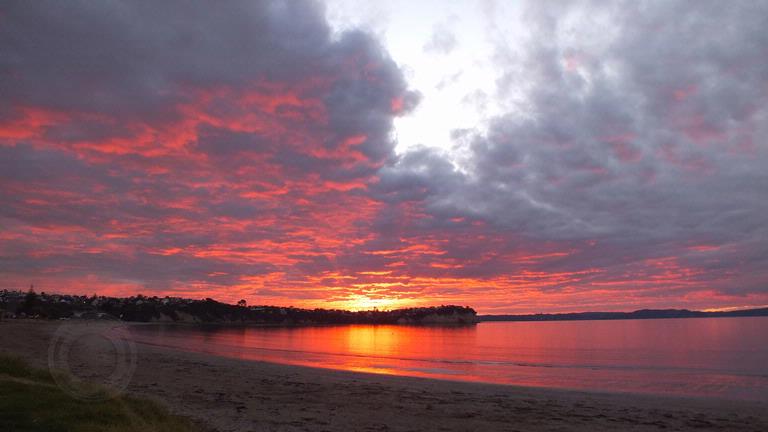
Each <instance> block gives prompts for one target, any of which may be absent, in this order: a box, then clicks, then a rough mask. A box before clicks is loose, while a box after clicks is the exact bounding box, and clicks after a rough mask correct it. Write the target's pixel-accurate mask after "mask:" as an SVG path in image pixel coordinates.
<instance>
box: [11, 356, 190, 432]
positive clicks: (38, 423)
mask: <svg viewBox="0 0 768 432" xmlns="http://www.w3.org/2000/svg"><path fill="white" fill-rule="evenodd" d="M195 430H196V429H195V427H194V426H193V424H192V423H191V422H190V421H189V420H187V419H185V418H183V417H179V416H175V415H173V414H171V413H169V412H168V410H167V409H165V408H164V407H162V406H161V405H158V404H157V403H155V402H153V401H149V400H146V399H139V398H134V397H130V396H119V397H116V398H113V399H108V400H102V401H95V402H92V401H82V400H79V399H75V398H73V397H72V396H70V395H69V394H68V393H66V392H65V391H63V390H62V389H60V388H59V387H57V386H56V384H55V382H54V380H53V378H52V377H51V375H50V374H49V373H48V371H44V370H40V369H35V368H32V367H30V366H29V365H27V364H26V363H25V362H24V361H22V360H20V359H18V358H14V357H9V356H6V355H2V354H0V431H9V432H10V431H14V432H102V431H104V432H166V431H167V432H193V431H195Z"/></svg>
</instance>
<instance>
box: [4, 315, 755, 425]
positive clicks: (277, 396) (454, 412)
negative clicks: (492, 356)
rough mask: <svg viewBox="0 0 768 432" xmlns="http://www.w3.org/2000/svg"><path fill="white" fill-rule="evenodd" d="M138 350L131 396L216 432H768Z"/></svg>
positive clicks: (95, 372) (23, 342)
mask: <svg viewBox="0 0 768 432" xmlns="http://www.w3.org/2000/svg"><path fill="white" fill-rule="evenodd" d="M130 325H134V324H131V323H122V322H98V321H83V322H74V321H63V322H56V321H35V320H15V321H4V322H0V351H2V352H3V353H7V354H12V355H17V356H20V357H22V358H24V359H26V360H28V361H29V362H30V363H32V364H33V365H35V366H38V367H47V366H48V350H49V347H50V345H51V341H52V339H53V337H54V334H55V333H56V331H57V329H59V328H60V327H61V326H75V328H77V326H81V327H82V328H88V329H91V330H95V331H96V332H99V331H104V332H107V331H109V330H110V329H111V328H114V327H116V326H117V327H122V326H130ZM139 325H140V324H139ZM103 342H104V341H103V340H101V341H99V340H98V338H89V340H83V341H80V342H79V343H81V344H82V348H81V349H80V350H79V355H76V356H74V357H73V359H72V361H71V362H70V363H69V364H68V366H69V367H70V368H71V370H70V371H69V372H71V373H73V374H75V375H77V376H80V377H83V378H84V379H89V378H90V379H94V380H96V381H98V379H99V378H100V377H103V376H105V375H109V373H111V368H113V363H114V362H113V361H112V360H114V359H112V358H111V356H112V357H113V356H114V355H115V353H114V347H112V346H110V345H109V344H104V343H103ZM136 347H137V356H136V369H135V371H134V372H133V373H132V375H131V377H130V380H129V382H128V383H127V388H126V391H127V393H129V394H134V395H137V396H142V397H149V398H152V399H156V400H158V401H160V402H162V403H164V404H166V405H168V406H169V407H170V408H171V410H172V411H173V412H175V413H177V414H181V415H185V416H188V417H191V418H193V419H195V420H196V421H198V422H202V423H204V424H205V425H207V428H210V429H211V430H215V431H222V432H223V431H232V432H239V431H273V430H274V431H283V430H286V431H315V430H318V431H320V430H324V431H341V430H371V431H373V430H386V431H411V430H413V431H415V430H445V431H459V430H486V431H495V430H520V431H528V430H531V431H538V430H542V431H555V430H569V431H570V430H574V431H580V430H584V431H587V430H589V431H593V430H595V431H600V430H643V431H646V430H647V431H655V430H659V431H661V430H754V431H761V430H768V414H766V412H767V411H768V409H767V408H768V406H766V404H764V403H761V402H751V401H741V400H723V399H709V398H695V397H677V396H651V395H645V394H642V395H641V394H632V393H618V392H617V393H607V392H591V391H590V392H586V391H577V390H562V389H550V388H535V387H519V386H511V385H499V384H486V383H474V382H465V381H451V380H436V379H428V378H418V377H406V376H394V375H381V374H370V373H364V372H352V371H342V370H333V369H321V368H312V367H306V366H294V365H284V364H276V363H266V362H260V361H253V360H243V359H235V358H227V357H218V356H213V355H209V354H204V353H195V352H187V351H179V350H174V349H171V348H166V347H159V346H154V345H148V344H137V345H136Z"/></svg>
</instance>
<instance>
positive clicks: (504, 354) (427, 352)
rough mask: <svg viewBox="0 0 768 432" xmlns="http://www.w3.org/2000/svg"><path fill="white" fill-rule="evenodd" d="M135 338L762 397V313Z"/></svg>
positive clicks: (503, 378) (572, 382)
mask: <svg viewBox="0 0 768 432" xmlns="http://www.w3.org/2000/svg"><path fill="white" fill-rule="evenodd" d="M132 334H133V336H134V337H135V339H136V340H137V341H139V342H144V343H150V344H155V345H161V346H168V347H174V348H179V349H183V350H188V351H196V352H204V353H209V354H214V355H219V356H225V357H235V358H242V359H250V360H262V361H269V362H276V363H287V364H298V365H306V366H314V367H323V368H333V369H344V370H353V371H363V372H374V373H383V374H395V375H411V376H421V377H431V378H445V379H456V380H466V381H479V382H489V383H497V384H516V385H526V386H539V387H557V388H571V389H581V390H608V391H626V392H635V393H653V394H678V395H689V396H709V397H720V398H728V399H751V400H759V401H768V317H756V318H693V319H659V320H617V321H553V322H488V323H481V324H478V325H477V326H472V327H417V326H391V325H380V326H372V325H349V326H329V327H298V328H240V327H238V328H232V327H189V326H163V325H156V326H154V325H153V326H137V327H132Z"/></svg>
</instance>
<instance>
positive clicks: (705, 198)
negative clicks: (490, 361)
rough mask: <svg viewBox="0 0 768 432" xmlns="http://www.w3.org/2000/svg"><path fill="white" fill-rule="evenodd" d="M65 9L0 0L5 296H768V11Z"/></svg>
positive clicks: (539, 307) (689, 299)
mask: <svg viewBox="0 0 768 432" xmlns="http://www.w3.org/2000/svg"><path fill="white" fill-rule="evenodd" d="M68 3H69V2H61V3H43V2H40V3H38V2H31V3H29V4H24V7H23V8H22V7H15V6H13V5H10V4H6V5H0V35H1V36H0V58H1V59H2V60H0V94H2V95H3V96H2V98H0V204H2V205H1V206H0V289H22V290H23V289H27V288H28V287H29V286H30V285H31V284H34V287H35V289H36V290H38V291H47V292H60V293H79V294H92V293H99V294H103V295H115V296H130V295H135V294H139V293H141V294H144V295H148V296H153V295H157V296H166V295H167V296H178V297H189V298H205V297H212V298H215V299H217V300H220V301H227V302H237V301H238V300H240V299H246V300H247V301H248V304H251V305H255V304H274V305H280V306H296V307H308V308H315V307H320V308H343V309H352V310H366V309H373V308H378V309H395V308H401V307H412V306H427V305H439V304H462V305H471V306H473V307H474V308H475V309H477V311H478V312H479V313H537V312H567V311H584V310H615V311H622V310H635V309H642V308H690V309H711V310H726V309H729V308H746V307H758V306H761V305H766V304H768V224H766V215H768V68H766V66H765V64H766V61H765V58H766V55H767V53H768V38H766V36H765V34H766V32H765V28H764V26H763V24H765V20H764V18H761V17H765V16H767V14H768V11H766V7H765V6H766V5H765V4H761V3H754V4H753V5H752V6H750V7H747V5H742V6H744V7H733V8H731V9H729V11H728V13H727V14H725V15H723V14H720V13H709V12H711V11H708V10H695V8H693V9H691V8H682V7H672V6H669V9H670V11H667V12H668V13H663V11H661V9H664V8H666V7H667V5H665V4H664V3H662V2H659V3H654V4H653V5H652V7H651V6H649V7H648V8H640V7H634V6H632V5H631V4H630V5H626V4H624V3H620V2H615V3H612V4H611V5H610V6H605V7H604V6H603V5H599V4H581V3H574V4H573V5H570V6H566V5H559V6H558V7H557V8H555V7H553V6H552V5H547V4H546V3H547V2H535V1H533V2H511V3H514V5H513V6H510V5H507V6H505V5H504V4H495V3H494V2H489V3H488V5H495V6H493V7H491V6H488V8H487V9H488V10H487V11H485V12H477V11H475V9H478V8H476V7H474V6H472V5H467V4H463V3H461V2H458V3H450V4H449V6H446V7H445V9H444V12H440V13H439V14H436V15H434V14H433V15H430V14H429V13H426V12H425V11H427V10H431V11H434V10H436V9H435V8H432V9H429V8H427V6H423V8H424V10H422V7H421V6H420V7H416V8H415V9H414V10H413V15H408V14H407V13H405V11H406V10H407V9H408V8H409V6H408V4H406V3H403V4H401V3H400V2H393V3H392V4H391V5H389V6H383V5H380V6H377V8H379V9H382V10H386V12H387V13H382V14H380V15H381V16H382V17H384V16H387V17H389V18H388V19H384V18H376V16H377V15H376V14H374V13H372V12H371V11H367V12H366V11H365V7H363V6H362V5H361V4H359V3H357V2H348V1H330V2H328V3H327V4H324V3H317V2H311V1H290V2H284V3H283V2H243V3H237V4H235V3H233V4H228V5H226V6H222V7H216V8H211V5H206V4H205V3H201V4H191V5H185V6H184V8H177V7H175V6H174V5H172V3H174V2H168V3H165V2H163V3H162V4H159V5H157V4H150V3H146V4H144V3H138V2H137V3H131V2H129V3H127V4H123V5H121V6H120V7H116V5H114V4H112V3H109V2H95V3H88V7H86V8H84V9H82V10H81V8H77V7H71V5H70V4H68ZM427 3H429V2H425V4H427ZM500 3H505V2H500ZM21 4H23V3H21ZM366 4H368V3H367V2H366ZM15 5H16V6H19V4H15ZM373 9H376V8H373ZM373 9H372V10H373ZM753 9H756V10H753ZM437 10H443V9H441V8H437ZM374 12H375V11H374ZM409 12H410V11H409ZM406 15H408V17H406ZM428 16H429V17H430V18H426V17H428ZM414 17H415V18H414ZM419 17H423V19H425V20H427V19H429V20H431V21H426V22H424V23H421V24H420V25H419V26H416V25H414V24H413V23H412V22H411V21H409V20H413V19H417V18H419ZM378 19H380V21H378ZM723 21H726V24H727V23H733V22H735V23H737V24H738V25H736V26H730V27H728V28H729V29H730V30H729V31H728V32H727V34H718V35H717V38H718V39H717V40H715V39H712V38H714V37H715V35H714V34H713V31H712V29H715V28H717V29H720V28H724V27H723ZM510 23H513V24H515V25H512V24H510ZM679 23H684V24H679ZM678 24H679V25H680V27H678ZM409 26H410V27H409ZM416 27H418V28H419V29H420V30H418V31H415V30H414V33H413V34H403V32H402V31H401V30H402V29H405V28H416ZM513 27H514V28H513ZM147 29H156V31H147ZM424 29H427V30H424ZM479 29H486V31H487V34H483V35H482V37H478V36H477V34H478V31H479ZM64 46H66V47H67V48H66V49H63V48H62V47H64Z"/></svg>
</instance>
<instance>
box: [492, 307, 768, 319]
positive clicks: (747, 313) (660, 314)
mask: <svg viewBox="0 0 768 432" xmlns="http://www.w3.org/2000/svg"><path fill="white" fill-rule="evenodd" d="M753 316H768V308H760V309H741V310H734V311H717V312H704V311H692V310H688V309H642V310H636V311H634V312H576V313H561V314H532V315H480V316H478V317H477V318H478V320H480V321H592V320H624V319H661V318H716V317H753Z"/></svg>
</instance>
